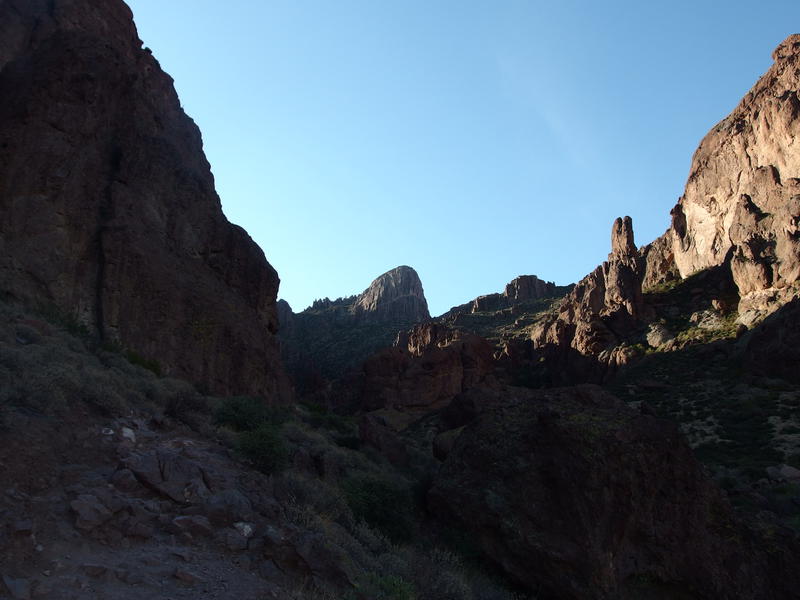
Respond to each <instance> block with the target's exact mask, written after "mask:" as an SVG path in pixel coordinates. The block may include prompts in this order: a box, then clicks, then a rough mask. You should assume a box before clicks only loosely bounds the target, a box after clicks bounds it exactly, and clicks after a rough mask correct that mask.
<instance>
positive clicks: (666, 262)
mask: <svg viewBox="0 0 800 600" xmlns="http://www.w3.org/2000/svg"><path fill="white" fill-rule="evenodd" d="M773 58H774V60H775V62H774V64H773V65H772V67H771V68H770V69H769V70H768V71H767V73H765V74H764V76H763V77H761V79H759V81H758V82H757V83H756V85H755V86H754V87H753V89H752V90H751V91H750V92H749V93H748V94H747V95H746V96H745V97H744V99H743V100H742V101H741V102H740V103H739V105H738V106H737V107H736V108H735V109H734V111H733V112H732V113H731V114H730V115H729V116H728V117H726V118H725V119H723V120H722V121H721V122H720V123H719V124H717V125H716V126H715V127H714V128H713V129H712V130H711V131H710V132H709V133H708V134H707V135H706V137H705V138H704V139H703V141H702V142H701V143H700V146H699V148H698V149H697V151H696V152H695V155H694V158H693V160H692V167H691V171H690V173H689V178H688V181H687V183H686V189H685V191H684V194H683V196H682V197H681V198H680V200H679V202H678V204H677V205H676V206H675V207H674V208H673V209H672V224H671V226H670V228H669V229H668V230H667V232H666V233H665V234H664V235H663V236H661V237H660V238H658V239H657V240H655V241H654V242H652V243H651V244H648V245H647V246H645V247H643V248H642V249H641V250H639V251H637V249H636V246H635V245H634V242H633V230H632V226H631V222H630V219H629V218H627V217H626V218H625V219H624V220H619V219H618V220H617V221H616V222H615V224H614V229H613V232H612V251H611V254H609V258H608V261H607V262H605V263H603V264H602V265H601V266H599V267H598V268H597V269H596V270H595V271H594V272H592V273H591V274H589V275H588V276H587V277H585V278H584V279H583V280H582V281H581V282H580V283H578V285H577V286H576V288H575V290H574V291H573V292H572V293H571V294H570V295H569V296H568V297H567V299H566V300H565V301H564V303H563V304H562V305H561V307H560V309H559V314H558V316H557V317H554V318H552V319H550V320H548V321H546V322H545V323H543V324H541V325H539V326H537V327H536V328H535V329H534V330H533V332H532V335H531V338H532V340H533V344H534V347H535V348H537V349H538V350H540V351H541V352H543V353H544V354H545V355H546V356H547V357H549V359H550V361H551V363H552V364H559V365H560V367H559V369H558V370H560V372H561V373H564V374H567V375H568V377H571V378H575V377H578V378H579V379H584V380H585V379H592V378H594V379H598V378H602V377H603V376H606V375H607V374H608V369H609V367H610V368H611V369H612V370H613V368H614V367H615V366H618V365H620V364H624V363H626V362H627V361H628V359H629V352H630V349H629V348H625V347H624V346H623V345H622V343H623V342H630V343H632V344H635V343H637V342H639V341H640V340H639V339H635V338H636V336H637V335H639V333H641V331H640V330H644V329H646V328H647V327H648V325H650V326H651V328H652V327H657V328H660V327H661V325H660V324H657V323H656V324H654V323H652V322H653V319H654V318H655V316H656V312H655V311H654V310H653V307H651V306H648V305H647V303H646V302H643V296H642V291H643V290H645V291H646V290H653V289H655V288H658V287H659V286H661V285H663V284H668V283H669V282H671V281H674V280H676V279H681V278H682V279H686V278H688V277H690V276H692V275H695V274H697V273H699V272H701V271H705V270H708V269H711V268H716V267H719V268H721V269H722V270H724V271H726V272H730V274H731V276H732V280H733V283H734V284H735V286H736V289H737V293H738V297H737V298H736V300H735V302H734V307H732V309H733V310H736V311H737V312H738V314H737V315H735V316H736V318H737V322H738V323H741V324H744V325H746V326H748V327H752V326H753V325H755V324H757V323H758V322H760V321H761V320H762V319H763V318H764V317H765V316H766V315H768V314H769V313H771V312H773V311H774V310H776V309H777V308H779V307H780V306H782V305H783V304H785V303H786V302H788V301H789V300H791V299H792V298H794V297H796V296H797V295H798V293H799V292H800V282H799V279H800V229H799V228H798V224H799V223H800V159H798V153H797V152H796V151H795V150H794V146H795V144H796V140H797V139H800V92H798V90H799V89H800V68H798V66H799V65H800V35H792V36H790V37H789V38H787V39H786V40H785V41H784V42H783V43H781V44H780V45H779V46H778V48H777V49H776V50H775V52H774V53H773ZM715 303H716V305H717V306H718V307H719V306H721V304H720V301H719V300H718V299H717V300H715ZM722 312H725V310H722ZM642 341H643V339H642ZM562 381H564V380H563V379H562Z"/></svg>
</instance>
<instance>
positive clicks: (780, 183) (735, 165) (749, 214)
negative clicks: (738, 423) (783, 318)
mask: <svg viewBox="0 0 800 600" xmlns="http://www.w3.org/2000/svg"><path fill="white" fill-rule="evenodd" d="M772 56H773V59H774V61H775V62H774V64H773V65H772V66H771V67H770V69H769V70H768V71H767V72H766V73H765V74H764V76H763V77H761V79H759V81H758V82H757V83H756V85H755V86H754V87H753V89H752V90H750V92H748V94H747V95H746V96H745V97H744V99H743V100H742V101H741V102H740V103H739V105H738V106H737V107H736V108H735V109H734V111H733V112H732V113H731V114H730V115H728V116H727V117H726V118H725V119H723V120H722V121H721V122H720V123H719V124H717V125H716V126H715V127H714V128H713V129H712V130H711V131H710V132H709V133H708V135H706V137H705V138H704V139H703V141H702V142H701V143H700V147H699V148H698V149H697V151H696V152H695V155H694V158H693V160H692V167H691V171H690V174H689V179H688V181H687V183H686V190H685V192H684V194H683V196H682V197H681V199H680V200H679V202H678V204H677V205H676V206H675V208H673V210H672V226H671V227H670V229H669V231H668V232H667V234H666V236H667V238H668V239H669V241H670V245H671V250H672V253H673V254H674V260H675V264H676V266H677V269H678V271H679V272H680V274H681V276H682V277H687V276H688V275H691V274H692V273H695V272H697V271H699V270H702V269H705V268H707V267H710V266H715V265H719V264H722V263H723V262H724V261H725V260H731V270H732V272H733V277H734V280H735V282H736V285H737V286H738V288H739V291H740V294H741V295H742V302H743V304H742V306H741V307H740V311H741V312H744V311H746V310H748V309H750V308H754V307H756V306H757V305H758V304H763V303H764V302H765V301H766V299H767V298H766V296H765V295H764V293H763V292H764V291H765V290H771V293H770V294H768V295H771V296H775V295H776V294H777V295H778V296H780V295H784V296H785V295H786V291H787V288H789V287H792V286H794V285H795V284H796V283H797V281H798V276H800V236H799V235H798V233H800V228H798V220H800V152H798V147H797V144H798V143H800V95H799V93H798V90H799V89H800V35H792V36H789V37H788V38H787V39H786V40H785V41H784V42H783V43H782V44H780V45H779V46H778V48H777V49H776V50H775V52H773V55H772Z"/></svg>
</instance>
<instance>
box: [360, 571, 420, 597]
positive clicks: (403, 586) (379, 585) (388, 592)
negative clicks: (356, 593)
mask: <svg viewBox="0 0 800 600" xmlns="http://www.w3.org/2000/svg"><path fill="white" fill-rule="evenodd" d="M361 594H362V595H363V596H364V597H366V598H374V599H375V600H415V599H416V597H417V596H416V594H415V593H414V586H413V585H412V584H411V583H409V582H408V581H406V580H405V579H403V578H402V577H398V576H397V575H378V574H375V573H370V574H369V575H368V577H367V581H366V584H365V585H364V586H363V589H362V590H361Z"/></svg>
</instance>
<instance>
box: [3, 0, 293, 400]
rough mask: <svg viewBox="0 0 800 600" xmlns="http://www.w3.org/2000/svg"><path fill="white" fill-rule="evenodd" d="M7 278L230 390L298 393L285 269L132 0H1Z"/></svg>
mask: <svg viewBox="0 0 800 600" xmlns="http://www.w3.org/2000/svg"><path fill="white" fill-rule="evenodd" d="M0 30H1V31H2V35H0V69H1V70H0V234H1V235H0V286H2V290H3V292H4V294H5V295H6V296H7V297H10V298H13V299H17V300H19V301H23V302H25V303H30V304H35V305H51V306H55V307H57V308H58V309H59V310H60V311H62V312H64V313H67V314H70V315H72V316H74V317H76V318H77V319H78V320H79V321H80V322H81V323H83V324H85V325H86V326H87V327H88V328H89V329H90V330H92V331H93V332H94V333H95V334H96V335H98V336H99V337H100V338H102V339H103V340H106V341H113V342H117V343H119V344H121V345H123V346H125V347H127V348H129V349H130V350H133V351H135V352H136V353H138V354H140V355H143V356H144V357H146V358H148V359H155V360H157V361H158V362H159V363H160V364H161V366H162V368H163V369H164V370H165V371H166V372H168V373H170V374H171V375H175V376H178V377H185V378H188V379H191V380H194V381H197V382H201V383H203V384H205V385H206V387H207V388H208V389H209V390H211V391H213V392H215V393H219V394H229V393H259V394H263V395H265V396H267V397H268V398H270V399H271V400H273V401H280V400H285V399H287V398H288V396H289V387H288V380H287V379H286V377H285V375H284V374H283V371H282V367H281V366H280V359H279V356H278V350H277V345H276V342H275V339H274V334H275V332H276V329H277V320H276V312H275V298H276V293H277V290H278V283H279V280H278V276H277V273H276V272H275V270H274V269H273V268H272V267H271V266H270V265H269V263H268V262H267V261H266V259H265V257H264V254H263V252H262V251H261V249H260V248H259V247H258V246H257V245H256V244H255V243H253V241H252V240H251V239H250V237H249V236H248V235H247V233H246V232H245V231H244V230H243V229H242V228H240V227H237V226H235V225H232V224H231V223H229V222H228V221H227V219H226V218H225V217H224V215H223V214H222V210H221V206H220V200H219V198H218V196H217V194H216V192H215V190H214V179H213V176H212V174H211V171H210V168H209V164H208V162H207V161H206V159H205V156H204V154H203V149H202V140H201V136H200V132H199V131H198V129H197V127H196V126H195V124H194V123H193V122H192V120H191V119H190V118H188V117H187V116H186V114H185V113H184V112H183V110H182V108H181V105H180V102H179V100H178V97H177V95H176V93H175V90H174V88H173V85H172V79H171V78H170V77H169V76H168V75H166V74H165V73H164V72H163V71H162V70H161V69H160V67H159V65H158V62H157V61H156V60H155V59H154V58H153V56H152V55H151V54H150V52H149V50H147V49H143V48H142V43H141V41H140V40H139V38H138V36H137V33H136V29H135V26H134V24H133V20H132V15H131V12H130V10H129V9H128V7H127V6H126V5H125V4H124V3H123V2H122V1H120V0H102V1H100V0H75V1H67V0H50V1H44V0H41V1H39V0H9V1H7V2H3V3H2V4H0Z"/></svg>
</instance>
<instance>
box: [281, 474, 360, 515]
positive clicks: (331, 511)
mask: <svg viewBox="0 0 800 600" xmlns="http://www.w3.org/2000/svg"><path fill="white" fill-rule="evenodd" d="M275 495H276V497H278V498H279V499H281V500H283V501H284V502H286V503H287V504H293V505H295V506H297V507H299V508H305V507H308V508H310V509H311V510H312V511H313V512H314V513H316V514H317V515H319V516H320V517H322V518H325V519H329V520H331V521H336V522H339V523H342V524H343V525H344V524H351V523H352V521H353V517H352V515H351V513H350V508H349V507H348V505H347V502H346V501H345V499H344V497H343V496H342V493H341V491H340V490H339V489H338V488H336V487H335V486H332V485H330V484H329V483H326V482H325V481H321V480H319V479H316V478H312V477H308V476H306V475H303V474H301V473H297V472H295V471H287V472H286V473H283V474H282V475H281V477H280V478H278V479H277V480H276V481H275Z"/></svg>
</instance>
